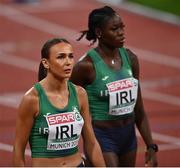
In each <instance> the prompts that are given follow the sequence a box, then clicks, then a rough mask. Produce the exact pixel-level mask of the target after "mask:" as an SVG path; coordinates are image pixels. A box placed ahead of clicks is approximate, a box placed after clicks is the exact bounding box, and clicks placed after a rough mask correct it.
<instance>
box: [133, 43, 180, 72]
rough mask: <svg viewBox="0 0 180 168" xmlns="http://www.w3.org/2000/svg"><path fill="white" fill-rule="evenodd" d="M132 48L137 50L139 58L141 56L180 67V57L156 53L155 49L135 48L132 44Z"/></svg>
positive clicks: (154, 61) (144, 58)
mask: <svg viewBox="0 0 180 168" xmlns="http://www.w3.org/2000/svg"><path fill="white" fill-rule="evenodd" d="M130 49H132V51H135V52H136V53H138V54H137V55H138V58H140V59H142V60H145V61H149V62H152V63H156V64H160V65H165V66H169V67H174V68H178V69H180V59H179V58H175V57H172V56H168V55H164V54H160V53H156V52H153V51H147V50H143V49H138V48H135V47H132V46H130Z"/></svg>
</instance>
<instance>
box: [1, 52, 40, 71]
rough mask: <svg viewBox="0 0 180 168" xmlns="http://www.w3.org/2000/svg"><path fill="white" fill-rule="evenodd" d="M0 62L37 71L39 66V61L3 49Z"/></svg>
mask: <svg viewBox="0 0 180 168" xmlns="http://www.w3.org/2000/svg"><path fill="white" fill-rule="evenodd" d="M0 62H2V63H5V64H8V65H13V66H16V67H18V68H23V69H26V70H30V71H36V72H37V70H38V67H39V63H38V62H36V61H32V60H28V59H25V58H20V57H17V56H12V55H9V54H6V53H4V52H1V51H0Z"/></svg>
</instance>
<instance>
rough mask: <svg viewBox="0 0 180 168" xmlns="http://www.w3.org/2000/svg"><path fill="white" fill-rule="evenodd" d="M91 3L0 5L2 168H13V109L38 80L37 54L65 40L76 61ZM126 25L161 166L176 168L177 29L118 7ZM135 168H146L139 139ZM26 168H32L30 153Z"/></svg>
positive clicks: (179, 102) (179, 142) (5, 0)
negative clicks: (45, 46)
mask: <svg viewBox="0 0 180 168" xmlns="http://www.w3.org/2000/svg"><path fill="white" fill-rule="evenodd" d="M102 5H103V4H101V3H99V2H96V1H94V0H86V1H84V0H66V1H60V0H51V1H48V0H43V1H41V2H40V3H37V4H29V5H25V4H24V5H23V4H15V3H12V1H10V0H1V2H0V166H12V144H13V139H14V131H15V118H16V112H17V110H16V108H17V105H18V103H19V101H20V99H21V97H22V95H23V94H24V93H25V91H26V90H27V89H29V88H30V87H31V86H32V85H33V84H34V83H35V82H36V81H37V69H38V63H39V61H40V49H41V46H42V45H43V43H44V42H45V41H46V40H47V39H49V38H52V37H57V36H58V37H65V38H67V39H68V40H69V41H70V42H71V43H72V45H73V46H74V49H75V55H76V57H75V58H76V60H77V59H78V58H79V57H80V56H82V55H83V54H84V53H85V52H86V51H87V50H88V49H89V46H88V43H87V42H86V41H85V40H84V41H81V42H76V41H75V39H76V38H77V37H79V33H78V32H79V31H80V30H84V29H86V28H87V27H86V25H87V17H88V14H89V12H90V11H91V10H92V9H93V8H97V7H101V6H102ZM116 10H117V11H118V12H119V13H120V15H121V16H122V18H123V19H124V22H125V24H126V39H127V40H126V47H127V48H130V49H131V50H132V51H134V53H136V54H137V55H138V56H139V61H140V66H141V82H142V94H143V97H144V105H145V109H146V111H147V115H148V117H149V120H150V124H151V129H152V132H153V138H154V140H155V142H156V143H158V144H159V148H160V152H158V160H159V166H180V159H179V156H180V124H179V119H180V89H179V88H180V75H179V71H180V49H179V42H180V27H178V26H175V25H170V24H167V23H164V22H160V21H156V20H152V19H149V18H146V17H143V16H139V15H135V14H132V13H129V12H127V11H124V10H120V9H118V8H116ZM138 143H139V148H138V157H137V166H143V165H144V150H145V145H144V143H143V141H142V139H141V138H140V137H139V138H138ZM26 163H27V166H30V165H31V163H30V153H29V148H27V151H26Z"/></svg>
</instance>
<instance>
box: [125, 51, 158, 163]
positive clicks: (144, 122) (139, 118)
mask: <svg viewBox="0 0 180 168" xmlns="http://www.w3.org/2000/svg"><path fill="white" fill-rule="evenodd" d="M127 52H128V55H129V58H130V62H131V66H132V71H133V76H134V78H136V79H138V80H139V62H138V58H137V56H136V55H135V54H134V53H133V52H131V51H130V50H128V49H127ZM135 122H136V126H137V128H138V130H139V132H140V134H141V136H142V138H143V140H144V142H145V144H146V146H149V145H150V144H153V139H152V134H151V129H150V125H149V121H148V117H147V114H146V112H145V110H144V105H143V100H142V95H141V87H140V82H139V87H138V97H137V102H136V106H135ZM145 163H146V164H147V165H148V166H157V158H156V153H155V151H154V150H148V151H147V152H146V161H145Z"/></svg>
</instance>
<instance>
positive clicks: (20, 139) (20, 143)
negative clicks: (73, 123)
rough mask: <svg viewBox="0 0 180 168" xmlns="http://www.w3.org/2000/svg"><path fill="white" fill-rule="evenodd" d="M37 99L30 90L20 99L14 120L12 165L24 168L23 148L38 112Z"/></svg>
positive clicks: (32, 90)
mask: <svg viewBox="0 0 180 168" xmlns="http://www.w3.org/2000/svg"><path fill="white" fill-rule="evenodd" d="M38 104H39V103H38V97H37V93H36V91H35V90H34V88H31V89H30V90H29V91H28V92H27V93H26V94H25V95H24V96H23V98H22V101H21V103H20V105H19V107H18V112H17V118H16V132H15V141H14V147H13V165H14V166H25V156H24V153H25V148H26V145H27V143H28V139H29V135H30V132H31V128H32V126H33V122H34V118H35V116H36V115H37V112H38V108H39V107H38Z"/></svg>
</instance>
